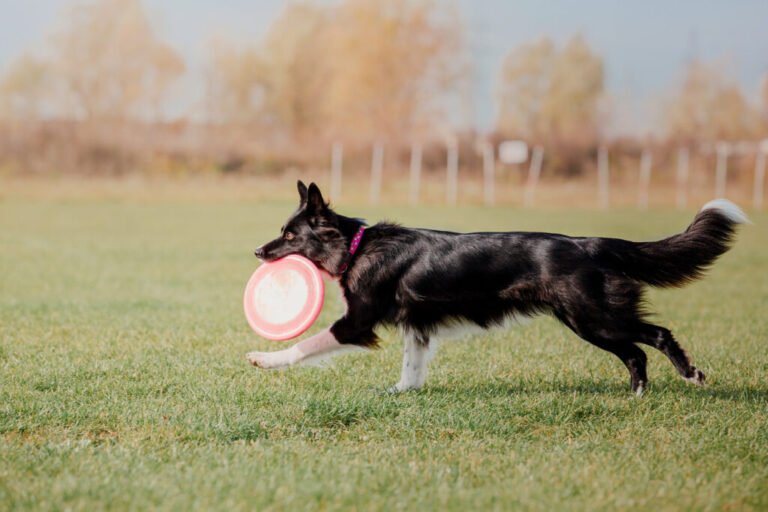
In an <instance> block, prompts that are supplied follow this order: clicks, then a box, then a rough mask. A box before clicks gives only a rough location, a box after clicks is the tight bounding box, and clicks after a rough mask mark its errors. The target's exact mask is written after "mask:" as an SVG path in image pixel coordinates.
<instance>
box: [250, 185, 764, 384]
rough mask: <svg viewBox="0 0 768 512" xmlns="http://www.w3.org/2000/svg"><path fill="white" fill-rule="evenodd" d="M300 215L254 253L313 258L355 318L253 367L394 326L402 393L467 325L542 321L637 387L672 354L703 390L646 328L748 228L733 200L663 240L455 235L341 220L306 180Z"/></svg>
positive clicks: (311, 357)
mask: <svg viewBox="0 0 768 512" xmlns="http://www.w3.org/2000/svg"><path fill="white" fill-rule="evenodd" d="M297 186H298V191H299V199H300V202H299V207H298V209H297V210H296V211H295V212H294V213H293V215H291V216H290V218H289V219H288V221H287V222H286V223H285V225H284V226H283V227H282V230H281V236H280V237H278V238H276V239H275V240H272V241H271V242H268V243H266V244H264V245H262V246H261V247H259V248H258V249H256V251H255V254H256V256H257V257H258V258H260V259H261V260H263V261H273V260H276V259H279V258H282V257H283V256H287V255H289V254H299V255H301V256H304V257H305V258H308V259H309V260H310V261H312V262H313V263H314V264H315V265H316V266H317V267H318V268H320V269H321V270H323V271H325V272H327V273H328V274H330V275H331V276H332V277H333V278H335V279H337V280H338V283H339V285H340V288H341V291H342V297H343V300H344V302H345V303H346V311H345V313H344V315H343V316H342V317H341V318H339V319H338V320H336V321H335V322H334V323H333V324H332V325H331V326H329V327H328V328H326V329H324V330H323V331H322V332H320V333H319V334H317V335H315V336H312V337H309V338H307V339H305V340H303V341H300V342H298V343H296V344H295V345H293V346H292V347H290V348H288V349H286V350H280V351H277V352H250V353H248V354H247V355H246V359H247V360H248V362H249V363H251V364H252V365H254V366H257V367H259V368H262V369H272V368H283V367H288V366H294V365H299V364H310V363H315V362H317V361H318V360H321V359H325V358H328V357H330V356H333V355H337V354H339V353H341V352H345V351H350V350H361V349H370V348H375V347H376V346H377V345H378V343H379V338H378V337H377V336H376V333H375V331H374V329H375V328H376V327H377V326H379V325H393V326H396V327H398V328H399V329H400V331H401V332H402V334H403V338H404V344H405V347H404V354H403V366H402V372H401V376H400V380H399V382H397V384H395V385H394V386H392V387H391V388H389V390H388V391H390V392H393V393H398V392H403V391H406V390H413V389H419V388H420V387H421V386H422V385H423V384H424V382H425V380H426V377H427V365H428V364H429V362H430V360H431V359H432V357H433V356H434V354H435V350H436V347H437V340H439V339H440V338H441V337H443V335H444V334H445V332H446V331H450V330H451V329H452V328H455V327H457V326H464V325H470V326H475V327H478V328H481V329H488V328H491V327H496V326H501V325H503V324H504V323H505V322H506V321H508V320H511V319H516V318H521V317H529V316H532V315H535V314H539V313H546V314H550V315H553V316H554V317H555V318H557V319H558V320H559V321H560V322H562V323H563V324H564V325H565V326H567V327H568V328H569V329H571V330H572V331H573V332H574V333H576V334H577V335H578V336H579V337H581V338H582V339H584V340H586V341H588V342H590V343H592V344H593V345H595V346H597V347H599V348H601V349H603V350H607V351H608V352H611V353H612V354H614V355H615V356H616V357H618V358H619V359H620V360H621V361H622V362H623V363H624V365H625V366H626V367H627V369H628V370H629V374H630V389H631V391H632V392H633V393H635V394H637V395H642V393H643V390H644V389H645V387H646V386H647V383H648V377H647V374H646V361H647V358H646V354H645V352H643V350H642V349H641V348H640V346H639V345H647V346H650V347H653V348H655V349H657V350H659V351H661V352H662V353H663V354H664V355H665V356H667V358H669V360H670V361H671V362H672V364H673V365H674V367H675V369H676V370H677V371H678V373H679V374H680V376H681V377H683V378H684V379H686V380H688V381H690V382H693V383H695V384H698V385H701V386H703V385H704V384H705V376H704V373H703V372H702V371H701V370H699V369H698V368H696V367H695V366H692V365H691V362H690V360H689V358H688V356H687V355H686V353H685V351H684V350H683V348H682V347H681V346H680V345H679V344H678V342H677V341H676V340H675V338H674V336H673V335H672V333H671V332H670V331H669V329H667V328H665V327H662V326H658V325H654V324H652V323H650V322H649V321H648V320H647V318H646V317H647V314H646V312H645V308H644V301H643V289H644V287H645V286H656V287H679V286H682V285H684V284H686V283H689V282H691V281H693V280H694V279H697V278H699V277H701V275H702V274H703V272H704V271H705V270H706V269H707V268H708V267H709V266H710V265H711V264H712V263H713V262H714V261H715V260H716V259H717V258H718V256H720V255H721V254H723V253H724V252H725V251H727V250H728V249H729V247H730V245H731V243H732V241H733V237H734V234H735V228H736V226H737V225H738V224H741V223H746V222H749V221H748V219H747V217H746V216H745V215H744V213H743V212H742V211H741V210H740V209H739V207H738V206H736V205H735V204H733V203H731V202H730V201H727V200H725V199H716V200H714V201H710V202H709V203H707V204H706V205H704V207H703V208H702V209H701V210H700V211H699V212H698V214H697V215H696V216H695V218H694V219H693V222H692V223H691V225H690V226H688V228H687V229H686V230H685V231H684V232H683V233H680V234H676V235H673V236H670V237H669V238H665V239H663V240H659V241H653V242H631V241H627V240H622V239H617V238H598V237H569V236H565V235H559V234H550V233H533V232H502V233H453V232H448V231H435V230H428V229H412V228H406V227H402V226H400V225H397V224H392V223H386V222H384V223H378V224H376V225H374V226H371V227H368V226H367V224H366V223H365V221H364V220H362V219H358V218H351V217H345V216H343V215H339V214H338V213H336V212H334V211H333V210H332V209H331V208H330V206H329V204H328V203H327V202H326V201H325V200H324V199H323V196H322V194H321V193H320V190H319V188H318V187H317V185H315V184H314V183H311V184H310V185H309V187H308V188H307V186H305V185H304V183H302V182H301V181H299V182H298V184H297Z"/></svg>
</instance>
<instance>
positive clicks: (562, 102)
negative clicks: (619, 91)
mask: <svg viewBox="0 0 768 512" xmlns="http://www.w3.org/2000/svg"><path fill="white" fill-rule="evenodd" d="M602 94H603V62H602V59H601V58H600V57H599V56H598V55H596V54H595V53H594V52H593V51H592V50H591V48H590V47H589V45H588V44H587V43H586V41H585V40H584V38H583V37H582V36H579V35H577V36H575V37H573V38H572V39H571V40H570V41H568V43H567V44H566V45H565V46H564V47H563V48H562V50H560V51H558V49H557V48H556V47H555V45H554V43H553V42H552V40H551V39H549V38H543V39H542V40H540V41H539V42H537V43H534V44H529V45H523V46H520V47H518V48H515V49H513V50H512V51H511V52H510V53H509V54H507V56H506V57H505V58H504V61H503V63H502V69H501V76H500V83H499V89H498V106H499V110H498V118H497V124H496V126H497V130H498V131H499V132H500V133H501V134H503V135H505V136H507V137H521V138H524V139H526V140H527V141H529V142H532V143H546V144H547V145H548V146H550V147H554V148H555V149H556V151H555V152H556V153H557V154H558V155H559V157H560V158H563V161H561V162H553V161H552V160H550V164H555V165H556V166H559V167H563V168H564V169H561V170H565V171H566V172H578V171H579V170H580V168H581V165H582V162H581V161H582V160H583V158H584V157H585V154H586V153H587V152H588V151H589V150H590V148H592V147H593V146H594V145H595V144H596V142H597V139H598V137H599V135H600V133H599V122H598V121H599V119H598V102H599V100H600V98H601V96H602Z"/></svg>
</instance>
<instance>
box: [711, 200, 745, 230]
mask: <svg viewBox="0 0 768 512" xmlns="http://www.w3.org/2000/svg"><path fill="white" fill-rule="evenodd" d="M711 209H714V210H719V211H720V213H722V214H723V215H725V216H726V217H727V218H728V219H729V220H731V221H732V222H735V223H736V224H752V221H750V220H749V219H748V218H747V215H746V214H745V213H744V211H743V210H742V209H741V208H739V207H738V206H736V205H735V204H733V203H732V202H731V201H729V200H727V199H713V200H712V201H710V202H708V203H707V204H705V205H704V206H702V207H701V211H704V210H711Z"/></svg>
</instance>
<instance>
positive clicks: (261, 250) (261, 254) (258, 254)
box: [253, 246, 264, 258]
mask: <svg viewBox="0 0 768 512" xmlns="http://www.w3.org/2000/svg"><path fill="white" fill-rule="evenodd" d="M253 254H255V255H256V257H257V258H263V257H264V246H261V247H257V248H256V250H255V251H253Z"/></svg>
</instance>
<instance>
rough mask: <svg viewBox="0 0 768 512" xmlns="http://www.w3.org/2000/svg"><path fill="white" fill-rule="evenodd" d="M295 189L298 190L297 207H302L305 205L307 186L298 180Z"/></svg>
mask: <svg viewBox="0 0 768 512" xmlns="http://www.w3.org/2000/svg"><path fill="white" fill-rule="evenodd" d="M296 188H298V189H299V205H300V206H304V205H305V204H307V186H306V185H305V184H304V182H303V181H301V180H299V181H297V182H296Z"/></svg>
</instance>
